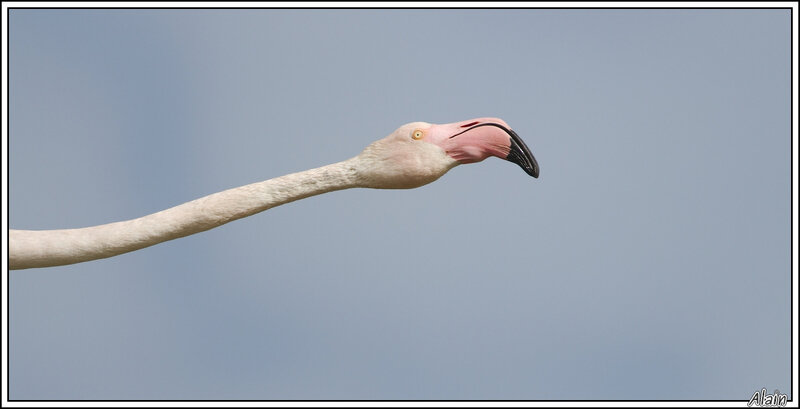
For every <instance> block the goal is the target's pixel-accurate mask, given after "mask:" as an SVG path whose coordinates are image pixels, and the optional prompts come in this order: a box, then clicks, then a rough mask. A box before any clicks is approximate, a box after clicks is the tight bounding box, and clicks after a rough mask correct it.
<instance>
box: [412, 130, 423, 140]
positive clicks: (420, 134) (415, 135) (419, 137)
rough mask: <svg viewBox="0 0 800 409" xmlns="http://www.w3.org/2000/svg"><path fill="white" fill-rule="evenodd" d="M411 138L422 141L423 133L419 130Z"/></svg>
mask: <svg viewBox="0 0 800 409" xmlns="http://www.w3.org/2000/svg"><path fill="white" fill-rule="evenodd" d="M411 137H412V138H414V139H422V131H421V130H419V129H417V130H416V131H414V133H413V134H411Z"/></svg>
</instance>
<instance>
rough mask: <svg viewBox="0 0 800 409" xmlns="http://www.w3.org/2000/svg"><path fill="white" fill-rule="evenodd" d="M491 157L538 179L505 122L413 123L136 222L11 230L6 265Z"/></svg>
mask: <svg viewBox="0 0 800 409" xmlns="http://www.w3.org/2000/svg"><path fill="white" fill-rule="evenodd" d="M489 156H496V157H499V158H501V159H506V160H508V161H511V162H514V163H517V164H518V165H519V166H520V167H522V169H523V170H525V172H527V173H528V174H529V175H531V176H533V177H534V178H538V177H539V165H538V163H537V162H536V159H535V158H534V157H533V154H532V153H531V151H530V149H528V147H527V146H526V145H525V142H523V141H522V139H520V137H519V136H518V135H517V134H516V133H515V132H514V131H512V130H511V128H510V127H509V126H508V124H506V123H505V122H504V121H503V120H502V119H499V118H476V119H471V120H468V121H463V122H454V123H449V124H439V125H437V124H430V123H427V122H412V123H408V124H405V125H403V126H401V127H399V128H397V130H395V131H394V132H392V133H391V134H390V135H389V136H387V137H385V138H383V139H380V140H378V141H375V142H373V143H372V144H370V145H369V146H367V147H366V148H365V149H364V150H363V151H362V152H361V153H360V154H359V155H357V156H355V157H353V158H350V159H347V160H344V161H342V162H337V163H333V164H330V165H327V166H322V167H319V168H315V169H309V170H305V171H302V172H297V173H292V174H289V175H285V176H280V177H276V178H273V179H269V180H266V181H263V182H257V183H253V184H249V185H245V186H240V187H236V188H232V189H228V190H225V191H222V192H218V193H214V194H211V195H208V196H205V197H201V198H199V199H196V200H193V201H190V202H187V203H183V204H181V205H178V206H175V207H172V208H169V209H166V210H162V211H160V212H157V213H153V214H150V215H147V216H143V217H140V218H137V219H132V220H126V221H121V222H116V223H108V224H103V225H98V226H92V227H86V228H79V229H63V230H14V229H11V230H9V259H8V265H9V268H10V269H25V268H36V267H51V266H58V265H66V264H74V263H80V262H84V261H90V260H96V259H101V258H106V257H112V256H116V255H119V254H123V253H127V252H130V251H135V250H139V249H142V248H145V247H149V246H152V245H155V244H158V243H161V242H164V241H168V240H173V239H177V238H180V237H185V236H188V235H191V234H195V233H199V232H202V231H206V230H209V229H212V228H214V227H217V226H221V225H223V224H225V223H228V222H231V221H234V220H237V219H241V218H243V217H247V216H251V215H254V214H256V213H259V212H263V211H264V210H267V209H270V208H273V207H275V206H280V205H282V204H286V203H290V202H293V201H295V200H300V199H304V198H307V197H310V196H315V195H319V194H322V193H327V192H333V191H336V190H342V189H350V188H356V187H362V188H373V189H412V188H416V187H420V186H423V185H426V184H428V183H431V182H433V181H435V180H437V179H439V178H440V177H441V176H442V175H444V174H445V173H447V171H449V170H450V169H452V168H453V167H455V166H457V165H459V164H466V163H475V162H480V161H482V160H484V159H486V158H488V157H489Z"/></svg>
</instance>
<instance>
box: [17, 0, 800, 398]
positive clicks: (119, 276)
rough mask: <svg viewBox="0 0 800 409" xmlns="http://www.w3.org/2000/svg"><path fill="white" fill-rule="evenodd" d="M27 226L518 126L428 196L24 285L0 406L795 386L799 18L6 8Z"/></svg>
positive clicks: (324, 204)
mask: <svg viewBox="0 0 800 409" xmlns="http://www.w3.org/2000/svg"><path fill="white" fill-rule="evenodd" d="M8 29H9V118H10V125H9V131H10V133H9V158H8V159H9V223H10V227H12V228H17V229H56V228H73V227H85V226H90V225H96V224H103V223H108V222H113V221H119V220H125V219H131V218H135V217H139V216H142V215H145V214H149V213H152V212H155V211H159V210H162V209H165V208H167V207H171V206H174V205H177V204H180V203H183V202H186V201H189V200H192V199H195V198H198V197H201V196H204V195H207V194H210V193H214V192H217V191H220V190H224V189H227V188H230V187H235V186H240V185H243V184H247V183H252V182H256V181H259V180H264V179H269V178H272V177H276V176H280V175H283V174H287V173H290V172H295V171H299V170H304V169H308V168H313V167H317V166H321V165H324V164H328V163H332V162H336V161H340V160H343V159H346V158H349V157H352V156H354V155H356V154H357V153H359V152H360V151H361V149H363V147H364V146H366V145H367V144H369V143H371V142H372V141H374V140H376V139H379V138H381V137H383V136H385V135H387V134H389V133H390V132H392V131H393V130H394V129H395V128H397V127H398V126H399V125H402V124H404V123H407V122H412V121H427V122H433V123H448V122H454V121H460V120H465V119H469V118H473V117H480V116H497V117H500V118H503V119H504V120H505V121H507V122H508V123H509V124H510V125H511V126H512V127H513V128H514V129H515V130H516V131H517V133H519V134H520V135H521V136H522V138H523V139H524V140H525V141H526V142H527V144H528V146H529V147H530V148H531V149H532V151H533V153H534V154H535V155H536V158H537V159H538V161H539V164H540V166H541V176H540V178H539V179H533V178H531V177H529V176H528V175H526V174H525V173H524V172H523V171H522V170H521V169H519V167H517V166H516V165H514V164H511V163H508V162H504V161H501V160H497V159H495V158H490V159H487V160H486V161H484V162H482V163H479V164H474V165H465V166H459V167H456V168H455V169H453V170H452V171H450V173H448V174H447V175H445V176H444V177H443V178H441V179H440V180H439V181H437V182H435V183H433V184H430V185H427V186H424V187H422V188H419V189H414V190H402V191H385V190H368V189H355V190H346V191H339V192H334V193H330V194H326V195H322V196H318V197H313V198H308V199H305V200H302V201H299V202H295V203H291V204H289V205H286V206H282V207H278V208H274V209H271V210H269V211H267V212H265V213H262V214H259V215H255V216H253V217H250V218H247V219H244V220H239V221H236V222H233V223H231V224H228V225H225V226H223V227H221V228H218V229H214V230H211V231H208V232H205V233H202V234H198V235H195V236H191V237H187V238H184V239H180V240H176V241H172V242H167V243H164V244H160V245H158V246H155V247H151V248H148V249H144V250H141V251H138V252H134V253H130V254H125V255H122V256H118V257H114V258H111V259H106V260H99V261H93V262H88V263H83V264H77V265H72V266H64V267H55V268H46V269H34V270H22V271H13V272H11V273H10V320H9V322H10V337H9V398H10V399H56V400H62V399H156V400H160V399H233V400H236V399H257V400H261V399H268V400H269V399H323V400H328V399H445V400H453V399H523V400H528V399H544V400H551V399H553V400H560V399H590V400H593V399H614V400H617V399H637V400H638V399H685V400H698V399H711V400H748V399H749V398H750V397H751V396H752V394H753V392H754V391H756V390H760V389H761V388H762V387H765V388H767V390H768V391H770V392H772V391H773V390H774V389H779V390H781V391H786V392H788V391H789V388H790V383H789V382H790V308H791V303H790V275H791V266H790V261H791V254H790V237H791V226H790V203H791V197H790V192H791V185H790V174H791V164H790V158H791V156H790V146H791V129H790V125H791V122H790V119H791V111H790V101H791V87H790V62H791V61H790V55H791V53H790V33H791V26H790V11H789V10H788V9H784V10H775V9H773V10H158V11H154V10H11V11H10V14H9V27H8Z"/></svg>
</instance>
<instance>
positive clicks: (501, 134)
mask: <svg viewBox="0 0 800 409" xmlns="http://www.w3.org/2000/svg"><path fill="white" fill-rule="evenodd" d="M425 133H426V139H428V140H429V141H430V142H432V143H434V144H436V145H439V147H441V148H442V149H444V150H445V152H447V154H448V155H450V157H452V158H453V159H455V160H457V161H459V162H461V163H474V162H480V161H482V160H484V159H486V158H487V157H489V156H496V157H498V158H500V159H505V160H508V161H510V162H514V163H516V164H518V165H519V166H520V167H521V168H522V169H523V170H524V171H525V172H526V173H527V174H529V175H531V176H533V177H535V178H538V177H539V164H538V163H537V162H536V158H534V157H533V154H532V153H531V151H530V149H528V146H527V145H525V142H523V141H522V138H520V137H519V135H517V133H516V132H514V131H512V130H511V128H510V127H509V126H508V124H507V123H505V121H503V120H502V119H499V118H476V119H471V120H468V121H463V122H454V123H451V124H442V125H432V126H431V127H430V128H428V130H427V131H426V132H425Z"/></svg>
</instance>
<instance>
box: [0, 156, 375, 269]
mask: <svg viewBox="0 0 800 409" xmlns="http://www.w3.org/2000/svg"><path fill="white" fill-rule="evenodd" d="M358 161H359V158H358V157H355V158H352V159H348V160H345V161H342V162H337V163H334V164H331V165H327V166H322V167H319V168H315V169H309V170H306V171H302V172H297V173H292V174H289V175H285V176H280V177H277V178H274V179H269V180H266V181H263V182H258V183H252V184H249V185H245V186H240V187H237V188H233V189H228V190H225V191H222V192H219V193H214V194H211V195H208V196H205V197H201V198H199V199H196V200H193V201H191V202H187V203H184V204H181V205H178V206H175V207H172V208H169V209H166V210H162V211H160V212H157V213H153V214H150V215H147V216H144V217H140V218H137V219H132V220H126V221H122V222H116V223H109V224H103V225H99V226H92V227H86V228H80V229H65V230H38V231H37V230H9V260H8V263H9V264H8V265H9V268H10V269H24V268H33V267H50V266H57V265H65V264H73V263H80V262H83V261H89V260H96V259H101V258H106V257H111V256H116V255H119V254H123V253H127V252H130V251H134V250H138V249H142V248H145V247H149V246H152V245H154V244H158V243H161V242H164V241H168V240H173V239H177V238H180V237H184V236H188V235H191V234H195V233H199V232H202V231H205V230H209V229H212V228H214V227H217V226H221V225H223V224H225V223H228V222H231V221H234V220H237V219H241V218H243V217H247V216H251V215H253V214H256V213H259V212H263V211H264V210H267V209H270V208H273V207H275V206H280V205H282V204H286V203H290V202H293V201H295V200H300V199H303V198H306V197H310V196H315V195H319V194H322V193H327V192H332V191H336V190H342V189H348V188H352V187H360V186H362V184H361V183H360V182H359V175H358V171H357V169H358Z"/></svg>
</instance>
